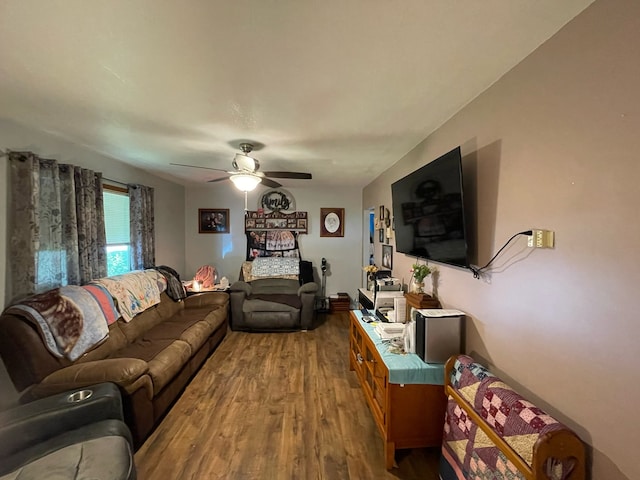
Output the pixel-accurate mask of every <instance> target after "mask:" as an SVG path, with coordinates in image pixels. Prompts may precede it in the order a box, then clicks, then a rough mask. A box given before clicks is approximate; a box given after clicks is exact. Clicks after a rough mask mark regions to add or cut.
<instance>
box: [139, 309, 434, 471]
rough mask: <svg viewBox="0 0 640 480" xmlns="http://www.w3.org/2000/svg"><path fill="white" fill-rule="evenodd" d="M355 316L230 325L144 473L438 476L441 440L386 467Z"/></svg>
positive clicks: (161, 429) (154, 442) (166, 425)
mask: <svg viewBox="0 0 640 480" xmlns="http://www.w3.org/2000/svg"><path fill="white" fill-rule="evenodd" d="M348 325H349V323H348V312H340V313H336V314H331V315H326V317H325V320H324V322H323V323H322V324H321V325H320V326H319V327H318V328H316V329H315V330H310V331H308V332H293V333H243V332H229V334H228V335H227V337H226V338H225V340H224V341H223V342H222V344H221V345H220V346H219V347H218V349H217V350H216V351H215V352H214V353H213V355H211V357H210V358H209V359H208V360H207V362H206V363H205V365H204V366H203V367H202V369H201V370H200V371H199V372H198V374H197V375H196V377H195V378H194V379H193V380H192V381H191V383H190V384H189V385H188V387H187V388H186V390H185V391H184V393H183V394H182V396H181V397H180V399H179V400H178V401H177V402H176V404H175V405H174V406H173V408H172V409H171V410H170V412H169V413H168V414H167V416H166V417H165V418H164V420H163V421H162V423H161V424H160V425H159V426H158V428H157V429H156V430H155V432H154V433H153V434H152V435H151V437H149V439H148V440H147V441H146V442H145V444H144V445H143V446H142V447H141V448H140V450H139V451H138V452H137V453H136V455H135V461H136V466H137V469H138V478H139V479H140V480H147V479H176V480H177V479H180V480H182V479H239V480H244V479H246V480H254V479H255V480H262V479H268V480H271V479H276V480H280V479H282V480H290V479H291V480H293V479H300V480H308V479H327V480H341V479H354V480H355V479H357V480H367V479H376V480H377V479H394V478H398V479H426V480H431V479H433V480H436V479H437V478H438V474H437V464H438V461H439V460H438V459H439V455H440V451H439V449H437V448H434V449H413V450H399V451H397V452H396V461H397V463H398V467H397V468H394V469H392V470H390V471H387V470H385V468H384V458H383V457H384V454H383V448H382V439H381V438H380V436H379V434H378V430H377V428H376V426H375V423H374V421H373V417H372V415H371V412H370V411H369V408H368V407H367V404H366V401H365V398H364V394H363V393H362V390H361V389H360V386H359V384H358V380H357V378H356V375H355V373H354V372H351V371H349V361H348V358H349V357H348V343H349V337H348V334H349V330H348Z"/></svg>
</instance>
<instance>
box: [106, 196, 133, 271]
mask: <svg viewBox="0 0 640 480" xmlns="http://www.w3.org/2000/svg"><path fill="white" fill-rule="evenodd" d="M103 199H104V225H105V230H106V236H107V275H109V276H112V275H120V274H122V273H126V272H129V271H131V248H130V243H131V242H130V234H129V196H128V195H127V194H126V193H121V192H118V191H111V190H107V189H106V188H105V190H104V193H103Z"/></svg>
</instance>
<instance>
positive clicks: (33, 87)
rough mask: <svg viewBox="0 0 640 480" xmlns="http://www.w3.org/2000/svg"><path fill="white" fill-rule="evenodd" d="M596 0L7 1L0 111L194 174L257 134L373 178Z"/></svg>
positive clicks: (326, 173) (341, 174)
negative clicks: (182, 164)
mask: <svg viewBox="0 0 640 480" xmlns="http://www.w3.org/2000/svg"><path fill="white" fill-rule="evenodd" d="M592 1H593V0H562V1H558V0H483V1H481V2H479V1H477V0H456V1H447V0H395V1H394V0H298V1H293V0H289V1H284V0H282V1H277V0H244V1H243V0H236V1H222V0H183V1H178V0H175V1H172V0H163V1H161V0H93V1H86V0H57V1H54V0H40V1H38V0H0V117H3V118H8V119H12V120H14V121H16V122H18V123H22V124H25V125H28V126H32V127H34V128H36V129H38V130H42V131H46V132H49V133H53V134H55V135H59V136H61V137H64V138H65V139H67V140H69V141H71V142H74V143H77V144H81V145H85V146H87V147H88V148H90V149H93V150H96V151H99V152H102V153H104V154H106V155H108V156H110V157H113V158H117V159H120V160H123V161H125V162H128V163H131V164H135V165H137V166H139V167H141V168H143V169H145V170H149V171H153V172H155V173H157V174H159V175H160V176H163V177H165V178H173V179H174V180H175V181H177V182H180V183H184V184H186V183H187V182H189V181H196V182H204V181H205V180H209V179H212V178H216V177H219V176H221V175H224V174H223V173H218V172H209V171H206V170H202V169H196V168H194V169H191V168H186V167H174V166H170V165H169V164H170V163H171V162H174V163H189V164H193V165H200V166H209V167H215V168H222V169H228V168H231V160H232V158H233V154H234V153H235V152H237V151H238V150H237V147H238V143H240V141H242V140H252V141H254V142H257V143H259V144H262V145H264V147H263V148H261V149H260V150H257V151H255V152H254V156H255V157H256V158H258V159H259V160H260V162H261V164H262V167H261V168H262V169H263V170H292V171H301V172H310V173H312V174H313V177H314V180H312V182H314V184H317V185H321V184H325V185H329V184H331V185H336V184H341V185H347V184H349V185H354V186H364V185H366V184H367V183H369V182H370V181H371V180H372V179H373V178H375V177H376V176H377V175H378V174H379V173H381V172H382V171H384V170H385V169H386V168H387V167H388V166H389V165H390V164H392V163H394V162H395V161H397V160H399V159H400V158H401V157H402V156H403V155H404V154H406V153H407V152H408V151H410V150H411V149H412V148H413V147H415V146H416V145H417V144H418V143H419V142H420V141H422V140H423V139H424V138H425V137H426V136H428V135H429V134H430V133H431V132H433V131H434V130H435V129H436V128H437V127H439V126H440V125H442V124H443V123H444V122H445V121H446V120H447V119H449V118H450V117H451V116H452V115H453V114H455V113H456V112H457V111H459V110H460V109H461V108H462V107H463V106H464V105H466V104H467V103H468V102H470V101H471V100H472V99H473V98H475V97H476V96H477V95H478V94H480V93H481V92H482V91H484V90H485V89H486V88H487V87H489V86H490V85H491V84H492V83H494V82H495V81H496V80H497V79H498V78H500V77H501V76H502V75H503V74H504V73H506V72H507V71H508V70H509V69H511V68H512V67H513V66H514V65H516V64H517V63H518V62H519V61H520V60H522V59H523V58H524V57H526V56H527V55H528V54H529V53H531V52H532V51H533V50H535V48H536V47H538V46H539V45H540V44H541V43H543V42H544V41H545V40H546V39H548V38H549V37H551V36H552V35H553V34H554V33H555V32H556V31H557V30H559V29H560V28H561V27H562V26H563V25H564V24H565V23H567V22H568V21H569V20H571V19H572V18H573V17H574V16H576V15H577V14H578V13H579V12H580V11H582V10H583V9H584V8H585V7H586V6H588V5H589V4H590V3H592ZM462 140H463V139H461V141H462ZM301 182H309V181H308V180H307V181H305V180H282V181H281V183H283V185H284V186H285V187H287V186H289V187H291V186H302V185H307V184H308V183H301Z"/></svg>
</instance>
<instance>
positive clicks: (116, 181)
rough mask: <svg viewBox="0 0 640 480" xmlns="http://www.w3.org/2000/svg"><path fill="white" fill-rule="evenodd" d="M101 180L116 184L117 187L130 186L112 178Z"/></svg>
mask: <svg viewBox="0 0 640 480" xmlns="http://www.w3.org/2000/svg"><path fill="white" fill-rule="evenodd" d="M102 179H103V180H106V181H107V182H113V183H117V184H119V185H124V186H125V187H128V186H130V185H131V184H129V183H124V182H120V181H118V180H113V179H112V178H107V177H102Z"/></svg>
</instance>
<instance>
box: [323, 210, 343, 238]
mask: <svg viewBox="0 0 640 480" xmlns="http://www.w3.org/2000/svg"><path fill="white" fill-rule="evenodd" d="M320 236H321V237H344V208H321V209H320Z"/></svg>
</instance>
